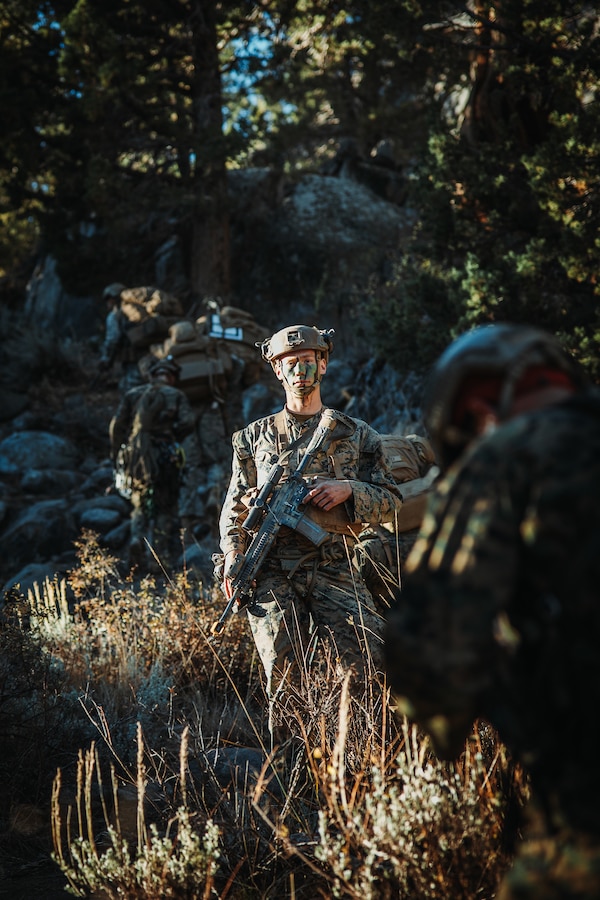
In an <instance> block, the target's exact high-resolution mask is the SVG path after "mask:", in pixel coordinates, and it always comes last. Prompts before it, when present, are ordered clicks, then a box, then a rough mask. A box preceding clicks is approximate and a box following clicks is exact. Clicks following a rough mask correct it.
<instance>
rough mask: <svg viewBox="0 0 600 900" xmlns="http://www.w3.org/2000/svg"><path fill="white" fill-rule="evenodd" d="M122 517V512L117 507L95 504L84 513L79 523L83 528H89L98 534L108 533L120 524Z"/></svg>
mask: <svg viewBox="0 0 600 900" xmlns="http://www.w3.org/2000/svg"><path fill="white" fill-rule="evenodd" d="M121 518H122V517H121V513H120V512H118V510H116V509H105V508H103V507H101V506H94V507H92V508H91V509H86V510H85V511H84V512H83V513H82V515H81V517H80V519H79V524H80V525H81V527H82V528H89V529H90V530H91V531H96V532H98V534H106V533H107V532H109V531H112V529H113V528H115V527H116V526H117V525H118V524H119V522H120V521H121Z"/></svg>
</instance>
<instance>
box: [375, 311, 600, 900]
mask: <svg viewBox="0 0 600 900" xmlns="http://www.w3.org/2000/svg"><path fill="white" fill-rule="evenodd" d="M425 406H426V416H425V421H426V425H427V427H428V429H429V431H430V434H431V438H432V442H433V444H434V446H435V448H436V451H437V456H438V459H439V460H440V463H441V465H442V467H443V468H444V469H445V470H446V474H445V477H444V479H443V480H442V481H441V483H439V486H438V488H437V490H436V491H434V495H433V498H432V501H431V503H430V506H429V509H428V512H427V514H426V517H425V521H424V524H423V528H422V531H421V535H420V538H419V541H418V543H417V545H416V546H415V548H414V550H413V552H412V554H411V555H410V557H409V560H408V564H407V570H406V571H407V574H406V577H405V581H404V590H403V594H402V598H401V603H400V604H399V605H398V606H397V608H395V609H394V610H393V611H392V613H391V614H390V616H389V624H388V628H387V633H386V658H387V669H388V672H389V676H390V680H391V684H392V686H393V688H394V690H395V691H396V692H397V693H398V694H399V695H400V696H399V703H400V708H401V710H402V711H404V712H406V713H407V714H408V715H409V716H410V717H411V718H413V719H414V720H416V721H417V722H419V723H420V724H421V725H422V726H423V727H424V728H425V729H426V730H427V731H428V732H429V734H430V735H431V737H432V739H433V742H434V746H435V747H436V749H437V751H438V753H439V754H440V755H441V756H443V757H445V758H449V759H452V758H454V757H456V756H457V755H458V754H459V753H460V752H461V750H462V749H463V747H464V741H465V738H466V737H467V736H468V735H469V733H470V730H471V727H472V724H473V721H474V719H475V718H477V717H484V718H485V719H487V720H488V721H490V722H491V723H492V724H493V725H494V726H495V727H496V728H497V729H498V732H499V735H500V737H501V739H502V740H503V741H504V742H505V743H506V745H507V746H508V747H509V748H510V750H511V751H512V752H513V754H514V755H515V756H516V757H517V759H519V760H520V761H521V762H522V763H523V764H524V765H525V767H526V769H527V770H528V772H529V774H530V776H531V785H532V792H533V798H534V803H533V805H532V808H531V812H530V824H529V829H530V831H529V836H530V837H533V835H534V833H535V838H536V839H535V840H533V839H532V840H529V841H527V842H526V843H525V844H523V845H522V847H521V848H520V852H519V855H518V857H517V862H516V865H515V867H514V869H513V871H512V872H511V873H510V874H509V876H508V879H507V881H506V883H505V884H504V886H503V888H502V891H501V893H500V895H499V896H500V897H501V898H503V900H505V898H508V897H514V898H516V897H519V898H526V897H535V898H541V897H544V898H549V897H552V898H555V897H556V898H558V897H561V898H565V897H578V898H584V897H585V898H592V897H600V817H599V816H598V809H599V807H600V786H599V785H600V781H599V779H598V771H597V768H598V767H597V759H598V739H597V716H598V709H599V708H600V655H599V654H598V647H599V645H600V602H599V599H600V598H599V588H598V585H599V584H600V553H599V552H598V551H599V548H600V396H599V393H598V391H597V390H596V389H593V388H587V387H585V386H584V384H583V381H582V377H581V375H580V373H579V371H578V369H577V368H576V366H575V364H574V362H573V361H572V360H571V358H570V357H569V356H568V355H567V354H566V353H565V352H564V351H563V350H562V348H561V347H560V345H559V344H558V343H557V342H556V341H555V340H554V339H553V338H552V337H550V336H549V335H547V334H545V333H544V332H542V331H539V330H537V329H534V328H529V327H526V326H514V325H492V326H487V327H483V328H477V329H475V330H473V331H471V332H469V333H467V334H465V335H463V336H462V337H460V338H458V340H456V341H455V342H454V343H453V344H452V345H451V346H450V347H449V348H448V349H447V350H446V352H445V353H444V354H443V355H442V356H441V358H440V360H439V361H438V363H437V365H436V367H435V368H434V370H433V373H432V377H431V380H430V386H429V391H428V395H427V396H426V404H425Z"/></svg>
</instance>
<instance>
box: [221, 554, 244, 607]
mask: <svg viewBox="0 0 600 900" xmlns="http://www.w3.org/2000/svg"><path fill="white" fill-rule="evenodd" d="M240 556H241V554H240V553H238V551H237V550H228V551H227V553H226V554H225V561H224V565H223V593H224V594H225V596H226V597H227V599H228V600H231V596H232V594H233V588H232V587H231V580H230V579H229V578H228V577H227V575H228V573H229V572H231V570H232V568H233V566H234V565H235V563H236V560H237V559H238V558H239V557H240Z"/></svg>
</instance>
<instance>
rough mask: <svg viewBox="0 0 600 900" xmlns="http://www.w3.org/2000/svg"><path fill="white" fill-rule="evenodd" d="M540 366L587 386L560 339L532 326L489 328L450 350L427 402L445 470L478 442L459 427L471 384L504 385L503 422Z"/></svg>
mask: <svg viewBox="0 0 600 900" xmlns="http://www.w3.org/2000/svg"><path fill="white" fill-rule="evenodd" d="M537 366H541V367H546V368H548V369H555V370H558V371H560V372H564V373H565V374H567V375H568V376H569V377H570V378H571V379H572V381H573V383H574V384H575V385H581V384H582V383H583V376H582V373H581V371H580V369H579V368H578V366H577V364H576V362H575V360H574V359H572V358H571V357H570V356H569V355H568V353H567V352H566V351H565V350H564V349H563V347H562V346H561V345H560V343H559V342H558V341H557V340H556V338H554V337H553V336H552V335H550V334H547V333H546V332H544V331H542V330H540V329H538V328H533V327H531V326H528V325H509V324H500V325H483V326H480V327H478V328H474V329H473V330H472V331H468V332H466V333H465V334H463V335H461V336H460V337H458V338H457V339H456V340H455V341H454V342H453V343H452V344H450V346H449V347H448V348H447V349H446V350H445V351H444V352H443V353H442V355H441V356H440V358H439V359H438V361H437V363H436V364H435V366H434V367H433V370H432V372H431V374H430V376H429V380H428V383H427V386H426V388H425V398H424V421H425V426H426V428H427V430H428V432H429V436H430V438H431V442H432V444H433V447H434V450H435V453H436V456H437V459H438V462H439V463H440V465H442V466H443V467H446V466H448V465H449V464H450V463H451V462H452V461H453V460H454V459H456V457H457V456H459V455H460V453H461V452H462V450H463V449H464V448H465V447H466V446H467V444H469V443H470V442H471V440H472V439H473V438H474V437H475V434H474V433H473V432H471V431H469V430H467V429H466V428H465V427H461V426H460V425H458V424H457V423H456V422H455V421H454V412H455V409H456V404H457V400H458V399H459V397H460V393H461V387H462V386H463V385H464V384H465V381H466V379H467V378H476V377H478V376H480V377H481V378H482V379H485V378H497V379H498V382H499V394H498V404H497V409H496V413H497V415H498V418H499V419H500V420H502V419H504V418H506V416H507V415H508V413H509V411H510V409H511V406H512V402H513V398H514V390H515V386H516V384H517V382H518V381H519V379H520V378H521V376H522V375H523V373H524V372H526V371H527V370H528V369H531V368H534V367H537Z"/></svg>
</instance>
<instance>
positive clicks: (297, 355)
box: [275, 350, 327, 397]
mask: <svg viewBox="0 0 600 900" xmlns="http://www.w3.org/2000/svg"><path fill="white" fill-rule="evenodd" d="M326 368H327V363H326V362H325V360H324V359H318V360H317V354H316V353H315V351H314V350H297V351H295V352H293V353H286V355H285V356H282V357H281V358H280V359H279V360H278V361H277V368H276V370H275V374H276V375H277V377H278V379H279V380H280V381H281V383H282V384H283V386H284V388H285V389H286V390H289V391H290V392H291V393H292V394H294V395H295V396H297V397H305V396H306V395H307V394H310V393H311V391H314V389H315V387H316V385H317V382H318V379H319V376H320V375H324V374H325V370H326Z"/></svg>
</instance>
